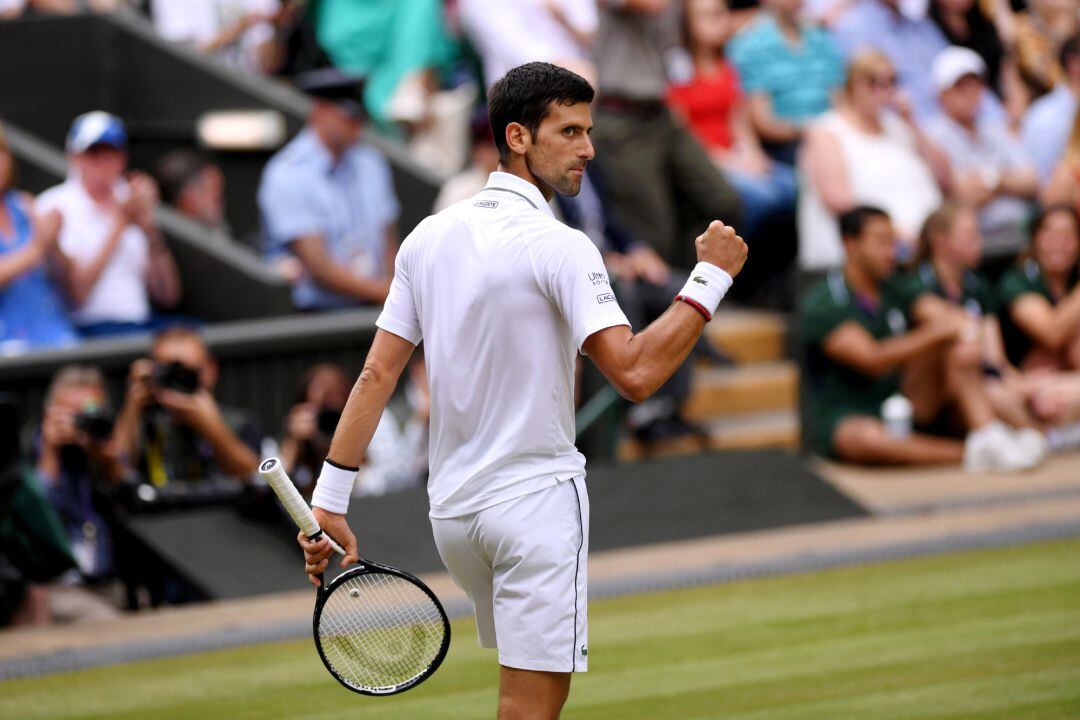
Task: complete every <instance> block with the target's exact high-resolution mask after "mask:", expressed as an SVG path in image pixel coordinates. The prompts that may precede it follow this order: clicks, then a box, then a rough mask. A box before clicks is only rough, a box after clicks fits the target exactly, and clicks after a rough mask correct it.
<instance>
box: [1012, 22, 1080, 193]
mask: <svg viewBox="0 0 1080 720" xmlns="http://www.w3.org/2000/svg"><path fill="white" fill-rule="evenodd" d="M1061 67H1062V68H1064V73H1063V77H1062V80H1061V82H1059V83H1058V84H1057V85H1056V86H1055V87H1054V90H1053V91H1052V92H1050V93H1047V94H1046V95H1044V96H1043V97H1041V98H1039V99H1038V100H1036V101H1035V102H1034V103H1032V105H1031V107H1030V108H1028V111H1027V115H1025V116H1024V122H1023V124H1022V125H1021V130H1020V132H1021V137H1022V139H1023V142H1024V148H1025V149H1026V150H1027V151H1028V154H1030V155H1031V157H1032V158H1033V159H1034V161H1035V166H1036V168H1037V169H1038V171H1039V180H1040V182H1042V183H1044V184H1045V183H1046V182H1047V181H1048V180H1049V179H1050V175H1051V174H1052V173H1053V172H1054V169H1055V167H1056V166H1057V164H1058V161H1059V160H1060V159H1061V156H1062V154H1063V153H1064V152H1065V145H1066V143H1067V141H1068V139H1069V131H1070V129H1071V128H1072V127H1073V118H1075V117H1076V114H1077V112H1078V111H1080V34H1077V35H1073V36H1072V37H1071V38H1069V40H1068V41H1067V42H1066V43H1065V44H1064V45H1063V46H1062V48H1061Z"/></svg>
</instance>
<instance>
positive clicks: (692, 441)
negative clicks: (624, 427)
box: [616, 409, 799, 462]
mask: <svg viewBox="0 0 1080 720" xmlns="http://www.w3.org/2000/svg"><path fill="white" fill-rule="evenodd" d="M706 427H707V428H708V431H709V443H708V447H707V448H706V447H704V446H703V444H702V443H701V441H700V440H699V439H698V438H692V437H687V438H677V439H674V440H664V441H660V442H654V443H652V445H651V447H649V448H646V447H645V445H644V444H643V443H640V442H638V441H637V440H635V439H633V438H624V439H622V440H621V441H619V445H618V448H617V450H616V457H617V458H618V459H619V460H620V461H621V462H629V461H633V460H641V459H644V458H646V457H650V458H662V457H672V456H676V455H692V454H695V453H700V452H703V451H705V450H711V451H718V450H761V449H764V448H787V449H798V447H799V414H798V411H796V410H790V409H789V410H773V411H768V412H754V413H742V414H739V415H732V416H729V417H726V418H723V419H720V420H714V421H712V422H710V423H708V424H707V425H706Z"/></svg>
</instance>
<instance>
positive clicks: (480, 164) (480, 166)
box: [433, 115, 499, 212]
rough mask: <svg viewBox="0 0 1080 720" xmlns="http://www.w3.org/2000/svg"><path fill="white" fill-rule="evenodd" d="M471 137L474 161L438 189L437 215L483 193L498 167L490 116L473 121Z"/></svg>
mask: <svg viewBox="0 0 1080 720" xmlns="http://www.w3.org/2000/svg"><path fill="white" fill-rule="evenodd" d="M470 135H471V141H472V161H471V162H470V163H469V166H468V167H466V168H465V169H464V170H462V171H461V172H459V173H458V174H456V175H454V176H453V177H451V178H449V179H448V180H447V181H446V182H444V183H443V184H442V187H441V188H439V194H438V196H437V197H436V198H435V206H434V208H433V211H434V212H441V211H443V210H445V209H446V208H448V207H450V206H451V205H453V204H454V203H456V202H460V201H462V200H466V199H468V198H471V197H472V196H473V195H475V194H476V193H478V192H480V191H481V190H483V189H484V186H485V185H487V181H488V176H489V175H491V173H493V172H495V171H496V170H497V169H498V168H499V151H498V150H497V149H496V148H495V141H494V140H493V139H492V137H491V123H489V122H488V119H487V115H483V116H479V115H478V116H476V117H474V118H473V121H472V124H471V126H470Z"/></svg>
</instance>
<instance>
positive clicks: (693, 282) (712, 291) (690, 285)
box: [678, 262, 733, 318]
mask: <svg viewBox="0 0 1080 720" xmlns="http://www.w3.org/2000/svg"><path fill="white" fill-rule="evenodd" d="M732 282H733V281H732V279H731V276H730V275H728V274H727V272H725V271H724V270H722V269H721V268H719V267H717V266H716V265H713V264H712V263H707V262H699V263H698V264H697V265H695V266H694V269H693V271H692V272H691V273H690V279H689V280H687V281H686V284H685V285H683V289H682V290H680V291H679V295H678V297H679V298H680V299H685V298H689V299H690V300H693V301H694V302H695V303H697V304H698V305H700V306H701V307H702V308H703V309H704V310H705V311H706V312H708V314H709V318H711V317H712V314H713V313H715V312H716V308H717V307H718V306H719V305H720V301H721V300H723V299H724V295H726V294H727V291H728V289H729V288H731V283H732Z"/></svg>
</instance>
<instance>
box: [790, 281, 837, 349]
mask: <svg viewBox="0 0 1080 720" xmlns="http://www.w3.org/2000/svg"><path fill="white" fill-rule="evenodd" d="M801 314H802V322H801V329H800V334H801V335H802V341H803V343H804V344H805V345H807V346H810V347H812V346H816V345H821V344H822V343H823V342H825V338H827V337H828V336H829V333H831V332H832V331H833V330H835V329H836V328H837V327H839V326H840V324H841V323H843V322H844V321H845V320H847V316H846V314H845V313H843V312H842V311H841V310H840V309H839V308H838V307H837V306H836V304H835V303H833V302H832V301H831V300H830V298H829V294H828V291H827V290H824V289H823V288H818V289H817V290H816V291H811V292H810V293H809V294H807V296H806V298H805V299H804V300H803V304H802V313H801Z"/></svg>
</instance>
